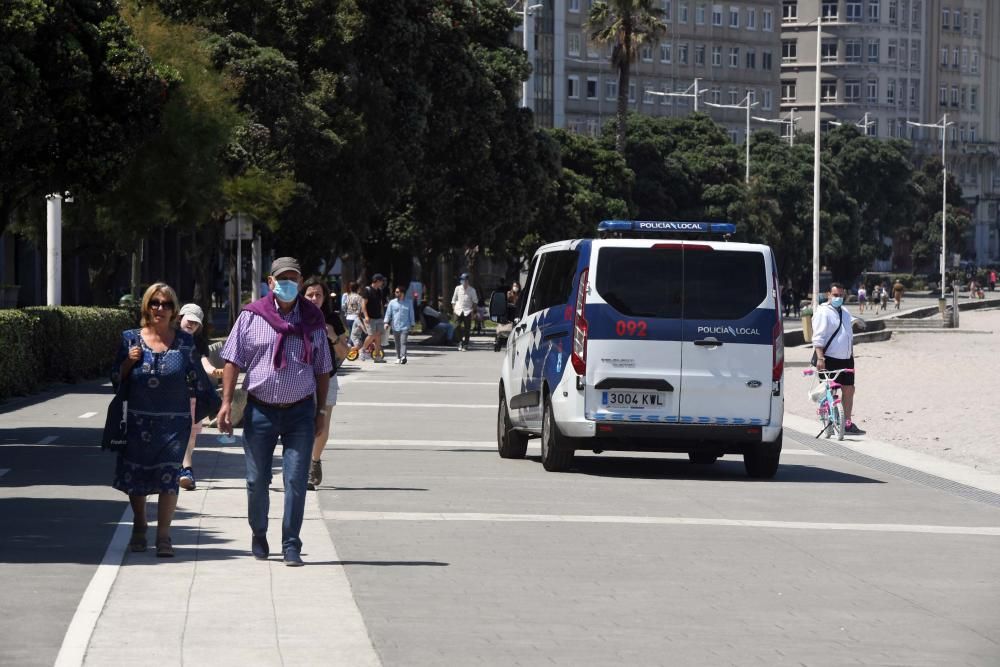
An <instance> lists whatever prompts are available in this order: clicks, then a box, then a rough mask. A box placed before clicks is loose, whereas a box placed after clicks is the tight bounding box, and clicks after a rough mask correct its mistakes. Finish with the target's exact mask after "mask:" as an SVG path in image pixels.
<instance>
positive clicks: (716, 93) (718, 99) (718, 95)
mask: <svg viewBox="0 0 1000 667" xmlns="http://www.w3.org/2000/svg"><path fill="white" fill-rule="evenodd" d="M710 95H711V96H712V104H722V90H721V89H720V88H719V87H718V86H715V87H713V88H712V92H711V93H710Z"/></svg>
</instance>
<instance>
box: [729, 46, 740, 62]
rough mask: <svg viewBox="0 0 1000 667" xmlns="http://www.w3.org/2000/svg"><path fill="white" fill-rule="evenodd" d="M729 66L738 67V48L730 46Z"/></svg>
mask: <svg viewBox="0 0 1000 667" xmlns="http://www.w3.org/2000/svg"><path fill="white" fill-rule="evenodd" d="M729 66H730V67H739V66H740V47H738V46H732V47H730V48H729Z"/></svg>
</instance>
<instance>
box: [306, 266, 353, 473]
mask: <svg viewBox="0 0 1000 667" xmlns="http://www.w3.org/2000/svg"><path fill="white" fill-rule="evenodd" d="M329 293H330V290H329V289H328V288H327V286H326V283H325V282H324V281H323V279H322V278H318V277H313V278H310V279H309V280H307V281H305V282H304V283H303V284H302V296H303V297H305V299H306V300H307V301H309V302H310V303H311V304H312V305H314V306H316V307H317V308H319V309H320V312H322V313H323V319H324V320H325V321H326V342H327V345H328V347H329V348H330V358H331V360H332V362H333V368H332V369H331V370H330V384H329V386H328V387H327V390H326V412H325V413H324V414H323V415H321V416H322V421H323V423H322V426H321V427H320V429H319V430H318V431H317V432H316V438H315V440H314V441H313V449H312V458H311V459H310V463H309V479H308V481H307V482H306V489H308V490H310V491H315V490H316V487H318V486H319V485H320V484H321V483H322V482H323V450H324V449H325V448H326V442H327V440H329V439H330V421H331V420H332V412H333V406H335V405H336V404H337V395H338V394H339V393H340V383H339V382H338V381H337V361H338V360H342V359H344V357H346V356H347V342H346V341H345V338H346V329H345V328H344V324H343V322H341V321H340V315H338V314H337V313H335V312H332V311H330V310H329V309H328V308H327V306H328V305H329V304H330V301H331V300H328V299H327V298H326V296H325V295H327V294H329ZM316 404H317V405H319V403H318V402H317V403H316Z"/></svg>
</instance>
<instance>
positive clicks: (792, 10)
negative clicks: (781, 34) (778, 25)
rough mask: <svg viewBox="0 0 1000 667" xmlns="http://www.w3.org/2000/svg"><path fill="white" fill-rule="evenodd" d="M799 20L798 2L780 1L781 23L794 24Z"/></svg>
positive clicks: (795, 0)
mask: <svg viewBox="0 0 1000 667" xmlns="http://www.w3.org/2000/svg"><path fill="white" fill-rule="evenodd" d="M798 20H799V0H782V2H781V22H782V23H795V22H796V21H798Z"/></svg>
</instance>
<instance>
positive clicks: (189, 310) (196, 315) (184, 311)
mask: <svg viewBox="0 0 1000 667" xmlns="http://www.w3.org/2000/svg"><path fill="white" fill-rule="evenodd" d="M177 315H178V316H179V317H180V318H181V319H182V320H183V319H184V318H185V317H186V318H187V319H189V320H194V321H195V322H197V323H198V324H204V323H205V312H204V311H203V310H202V309H201V306H199V305H198V304H196V303H185V304H184V305H183V306H181V309H180V311H178V313H177Z"/></svg>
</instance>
